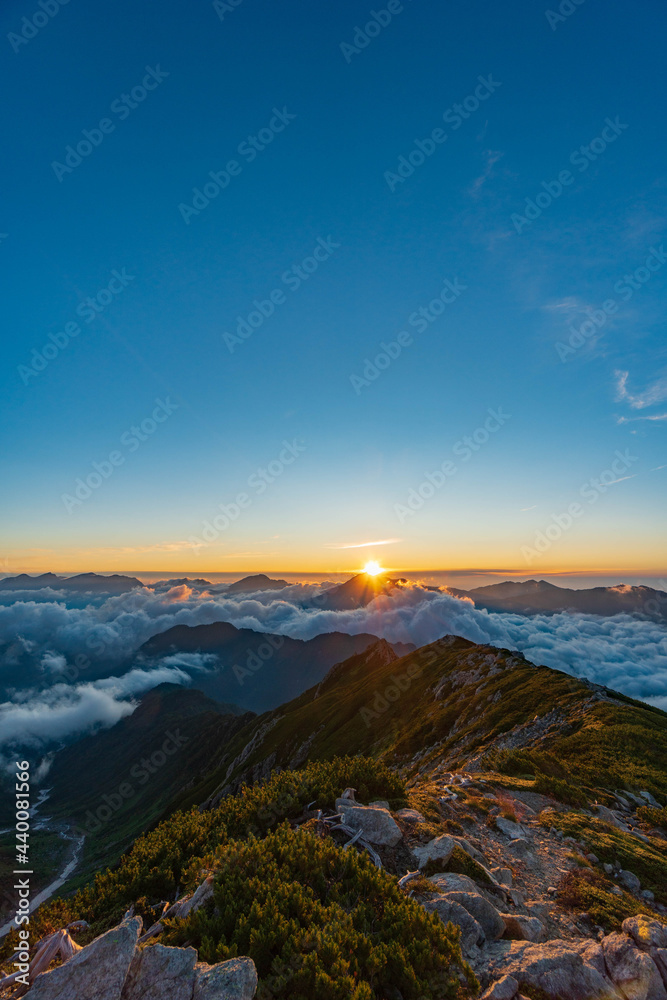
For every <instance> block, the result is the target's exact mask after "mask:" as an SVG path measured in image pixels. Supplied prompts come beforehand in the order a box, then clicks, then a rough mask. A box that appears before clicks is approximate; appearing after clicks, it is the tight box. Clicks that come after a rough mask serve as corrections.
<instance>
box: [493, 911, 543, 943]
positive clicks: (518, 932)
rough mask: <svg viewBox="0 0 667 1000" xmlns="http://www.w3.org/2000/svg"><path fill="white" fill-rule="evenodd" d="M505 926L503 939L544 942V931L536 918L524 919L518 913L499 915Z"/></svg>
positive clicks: (540, 922)
mask: <svg viewBox="0 0 667 1000" xmlns="http://www.w3.org/2000/svg"><path fill="white" fill-rule="evenodd" d="M500 917H501V920H502V921H503V923H504V924H505V933H504V934H503V937H506V938H509V939H510V940H512V941H544V939H545V937H546V930H545V927H544V924H543V923H542V921H541V920H538V919H537V917H524V916H523V915H522V914H520V913H501V914H500Z"/></svg>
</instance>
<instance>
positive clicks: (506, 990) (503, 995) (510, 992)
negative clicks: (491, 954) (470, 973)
mask: <svg viewBox="0 0 667 1000" xmlns="http://www.w3.org/2000/svg"><path fill="white" fill-rule="evenodd" d="M518 989H519V984H518V983H517V981H516V979H515V978H514V976H503V978H502V979H499V980H498V981H497V982H495V983H494V984H493V986H489V988H488V990H487V991H486V993H484V994H482V997H481V1000H514V997H515V996H516V995H517V991H518Z"/></svg>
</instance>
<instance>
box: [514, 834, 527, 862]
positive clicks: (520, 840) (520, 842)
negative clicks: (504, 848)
mask: <svg viewBox="0 0 667 1000" xmlns="http://www.w3.org/2000/svg"><path fill="white" fill-rule="evenodd" d="M509 849H510V851H511V852H512V853H513V854H516V855H517V856H518V857H520V858H525V857H526V855H528V854H530V844H529V843H528V841H527V840H526V839H525V837H516V839H515V840H510V842H509Z"/></svg>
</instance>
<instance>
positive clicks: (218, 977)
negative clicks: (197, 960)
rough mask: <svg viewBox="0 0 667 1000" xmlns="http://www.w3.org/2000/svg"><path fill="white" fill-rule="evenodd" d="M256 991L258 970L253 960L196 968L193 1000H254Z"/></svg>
mask: <svg viewBox="0 0 667 1000" xmlns="http://www.w3.org/2000/svg"><path fill="white" fill-rule="evenodd" d="M256 991H257V969H256V968H255V963H254V962H253V960H252V959H251V958H230V959H229V961H227V962H219V963H218V964H217V965H205V964H204V963H203V962H202V963H201V964H199V965H196V966H195V988H194V992H193V994H192V1000H252V998H253V997H254V995H255V993H256Z"/></svg>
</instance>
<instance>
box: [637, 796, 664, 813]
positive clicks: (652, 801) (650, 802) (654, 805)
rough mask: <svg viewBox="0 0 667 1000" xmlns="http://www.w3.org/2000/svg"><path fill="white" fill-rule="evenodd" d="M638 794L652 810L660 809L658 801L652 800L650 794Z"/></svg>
mask: <svg viewBox="0 0 667 1000" xmlns="http://www.w3.org/2000/svg"><path fill="white" fill-rule="evenodd" d="M639 794H640V795H641V797H642V798H643V799H646V801H647V802H648V804H649V805H650V806H653V808H654V809H662V806H661V805H660V803H659V802H658V800H657V799H654V798H653V796H652V795H651V793H650V792H640V793H639Z"/></svg>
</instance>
